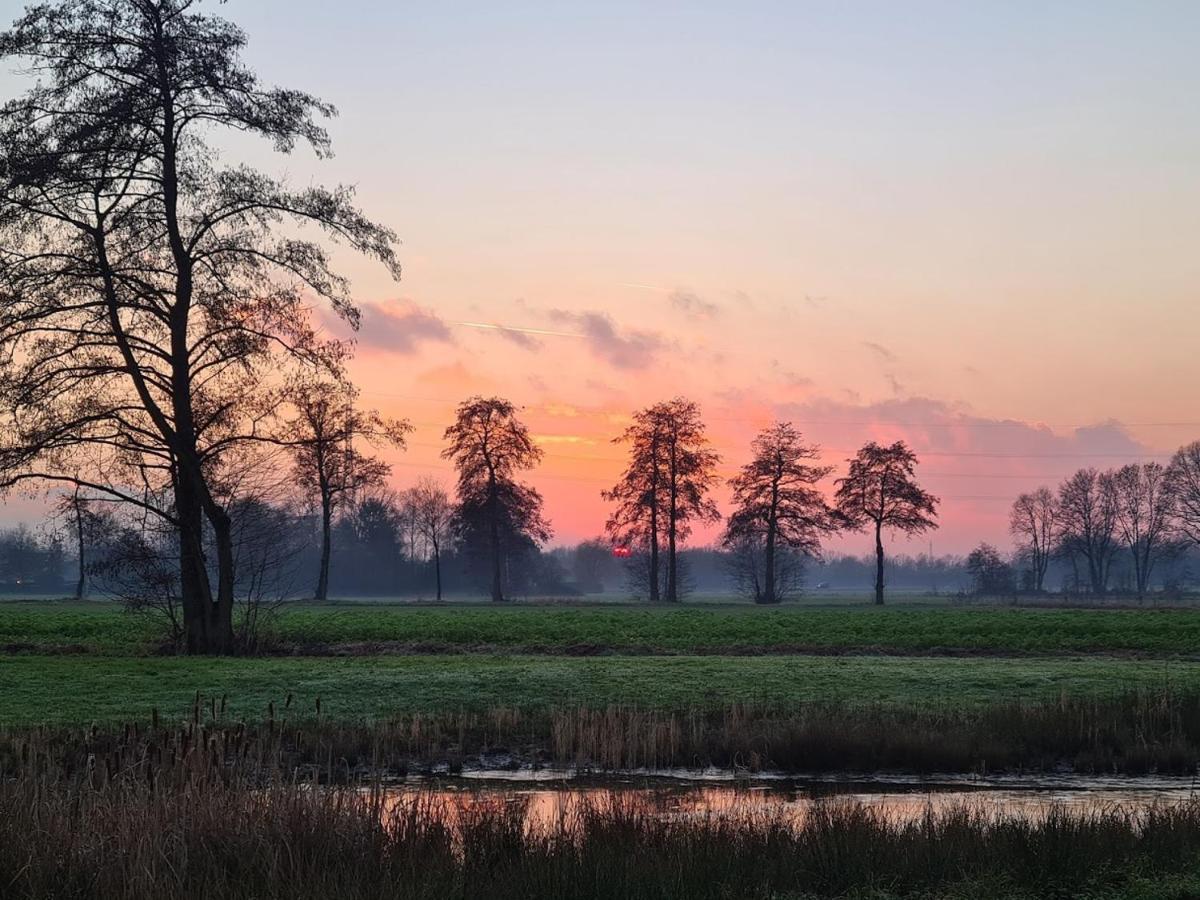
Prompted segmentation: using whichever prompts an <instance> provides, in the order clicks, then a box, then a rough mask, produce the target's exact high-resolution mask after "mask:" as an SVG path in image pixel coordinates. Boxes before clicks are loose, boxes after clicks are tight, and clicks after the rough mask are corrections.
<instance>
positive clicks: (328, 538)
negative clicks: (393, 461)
mask: <svg viewBox="0 0 1200 900" xmlns="http://www.w3.org/2000/svg"><path fill="white" fill-rule="evenodd" d="M282 399H283V400H284V401H285V402H286V404H287V405H288V407H289V408H290V409H291V410H293V412H292V414H291V415H290V416H289V417H287V419H286V421H285V423H284V428H283V434H282V436H281V438H280V440H281V441H282V442H283V443H284V444H285V445H286V446H287V447H288V448H289V449H290V450H291V453H292V458H293V460H294V464H295V476H296V484H297V485H298V486H299V487H300V488H301V490H303V491H304V492H305V494H306V495H307V496H308V497H310V498H315V500H316V504H317V507H318V509H319V510H320V515H321V558H320V562H319V565H318V568H317V585H316V590H315V592H314V595H313V596H314V599H316V600H319V601H322V602H323V601H325V600H328V599H329V565H330V557H331V556H332V547H333V537H332V535H333V517H334V515H336V513H337V511H338V509H339V508H340V507H341V505H342V503H343V502H344V501H345V500H346V499H347V498H350V497H353V496H354V494H355V493H356V492H358V491H362V490H365V489H367V488H376V487H382V486H383V484H384V482H385V481H386V480H387V476H388V475H389V474H390V473H391V467H390V466H389V465H388V464H387V463H385V462H383V461H382V460H380V459H378V458H376V457H374V456H370V455H367V454H365V453H363V452H362V451H361V450H359V449H358V448H356V447H355V443H356V442H359V443H362V442H366V443H368V444H376V445H387V446H391V447H395V448H398V449H403V448H404V446H405V436H406V435H407V434H408V433H409V431H411V430H412V426H410V425H409V424H408V422H405V421H402V420H398V419H385V418H384V417H383V416H381V415H379V413H377V412H376V411H375V410H362V409H359V408H358V407H357V405H356V400H357V391H355V390H354V388H353V387H351V386H349V385H347V384H345V383H342V382H335V381H330V380H327V379H313V378H306V379H303V380H300V381H298V382H296V383H294V384H292V385H290V386H289V387H288V389H287V390H286V391H285V392H284V396H283V398H282Z"/></svg>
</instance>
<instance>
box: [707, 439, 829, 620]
mask: <svg viewBox="0 0 1200 900" xmlns="http://www.w3.org/2000/svg"><path fill="white" fill-rule="evenodd" d="M751 450H752V453H753V458H752V459H751V460H750V462H748V463H747V464H746V465H745V466H744V467H743V468H742V471H741V473H740V474H738V475H737V476H736V477H735V478H732V479H730V481H729V485H730V487H731V488H733V504H734V511H733V513H732V514H731V515H730V516H729V521H728V522H727V523H726V526H725V535H724V538H723V543H724V544H725V546H726V547H727V548H729V549H731V550H733V551H734V552H738V551H739V550H740V551H744V550H745V549H747V548H753V549H754V550H756V551H757V550H761V552H762V560H763V564H762V571H763V581H762V584H763V587H762V590H761V591H760V592H758V593H757V596H756V597H755V599H756V600H757V601H758V602H760V603H777V602H779V599H780V597H779V592H778V590H777V584H778V579H777V575H778V565H777V550H778V549H779V548H785V549H787V550H792V551H796V552H798V553H802V554H805V555H808V556H819V555H820V552H821V538H822V537H823V536H825V535H828V534H832V533H833V532H835V531H837V529H838V528H839V526H840V525H841V521H840V518H839V517H838V516H837V515H836V513H835V512H834V511H833V510H832V509H830V508H829V506H828V504H827V503H826V502H825V497H824V496H823V495H822V494H821V492H820V491H819V490H817V488H816V484H817V483H818V482H819V481H820V480H821V479H822V478H824V477H825V476H827V475H828V474H829V473H830V472H832V471H833V468H832V467H831V466H818V465H812V464H811V461H812V460H816V459H819V458H820V451H819V449H818V448H817V447H815V446H810V445H808V444H805V443H804V441H803V439H802V438H801V435H800V432H798V431H797V430H796V429H795V428H794V427H793V426H792V425H791V424H790V423H787V422H776V423H775V424H774V425H772V426H771V427H770V428H767V429H764V430H763V431H762V432H760V433H759V435H758V436H757V437H756V438H755V439H754V442H753V444H752V445H751ZM756 556H757V553H755V554H754V555H753V556H752V558H754V557H756ZM756 568H757V566H756ZM756 574H757V573H756ZM752 580H753V583H754V584H755V585H757V584H758V581H757V577H755V578H754V579H752Z"/></svg>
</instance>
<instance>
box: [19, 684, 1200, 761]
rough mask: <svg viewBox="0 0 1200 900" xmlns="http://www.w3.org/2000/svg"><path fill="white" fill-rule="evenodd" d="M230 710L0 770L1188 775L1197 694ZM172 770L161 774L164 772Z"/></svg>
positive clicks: (61, 743)
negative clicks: (957, 701) (669, 708)
mask: <svg viewBox="0 0 1200 900" xmlns="http://www.w3.org/2000/svg"><path fill="white" fill-rule="evenodd" d="M227 706H228V703H227V698H225V697H223V696H222V697H216V696H209V697H203V696H201V695H199V694H197V695H196V697H195V699H194V702H193V704H192V708H191V712H190V715H189V716H188V718H187V720H186V721H184V722H173V723H171V722H166V721H163V720H162V719H161V718H160V717H159V716H158V715H157V714H154V715H153V716H152V717H151V718H150V720H149V721H148V722H131V723H128V724H126V725H125V726H124V727H121V728H99V727H93V728H90V729H62V728H52V727H40V728H15V729H8V730H4V731H0V773H6V772H7V773H12V772H16V771H21V770H24V769H27V768H29V767H30V766H34V767H35V769H36V768H38V767H40V768H41V769H45V770H53V771H61V772H66V773H74V772H78V771H81V770H84V769H89V770H90V771H92V773H93V777H95V778H103V777H104V776H105V773H107V772H110V771H112V772H116V771H126V770H130V769H133V770H145V771H146V772H147V775H146V777H148V778H149V777H159V775H152V774H150V773H161V772H162V771H166V769H163V768H162V766H163V765H164V764H165V763H169V762H179V763H180V764H182V763H184V762H186V763H187V764H188V765H193V766H194V765H201V764H204V765H211V766H213V767H215V768H222V767H227V766H228V765H230V764H233V763H238V764H239V765H242V764H247V765H251V766H252V767H253V768H255V769H256V771H259V772H260V773H284V774H286V775H288V776H292V775H297V774H302V775H303V776H304V777H313V776H314V775H315V776H317V777H319V778H320V779H321V780H322V781H324V782H331V783H332V782H349V781H354V780H361V779H362V778H364V777H369V776H370V775H372V774H375V773H380V772H382V773H386V774H392V775H403V774H407V773H410V772H425V771H429V770H431V769H435V768H437V769H442V770H444V769H446V768H448V769H449V770H450V771H452V772H454V771H457V770H458V769H460V768H461V767H464V766H472V767H482V768H517V767H520V766H549V765H557V766H571V767H577V768H583V769H595V770H600V771H604V770H614V769H661V768H680V767H682V768H699V767H708V766H715V767H718V768H723V769H734V770H743V771H749V772H758V771H764V770H774V771H781V772H792V773H820V772H864V773H875V772H881V771H882V772H909V773H917V774H929V773H935V772H970V773H988V772H1001V771H1053V770H1060V769H1062V768H1064V767H1066V768H1069V769H1071V770H1073V771H1076V772H1081V773H1121V774H1147V773H1160V774H1176V775H1179V774H1193V773H1195V772H1196V768H1197V763H1198V762H1200V698H1198V697H1196V696H1194V695H1189V694H1175V693H1171V692H1168V691H1157V692H1138V693H1129V694H1125V695H1122V696H1117V697H1110V698H1102V699H1101V698H1094V697H1088V698H1076V697H1071V696H1068V695H1063V696H1062V697H1060V698H1059V699H1057V700H1056V701H1054V702H1049V703H1044V702H1043V703H1017V702H1014V703H1008V704H997V705H993V706H990V707H985V708H982V709H968V710H961V709H958V710H937V709H933V710H931V709H925V708H919V709H912V708H904V707H892V706H865V707H861V706H854V707H851V706H845V705H838V704H806V705H801V706H797V707H794V708H791V709H778V708H764V707H754V706H730V707H727V708H725V709H723V710H716V711H713V710H694V711H690V712H674V713H672V712H663V711H650V710H642V709H634V708H629V707H610V708H608V709H601V710H595V709H586V708H581V709H566V710H556V711H522V710H519V709H511V708H498V709H493V710H491V711H489V712H485V713H476V712H457V713H443V714H436V715H434V714H411V715H406V716H398V717H394V718H391V719H387V720H383V721H377V722H362V723H357V724H356V723H347V722H344V721H341V720H332V721H331V720H327V719H325V718H323V717H322V716H321V715H320V712H319V707H317V706H314V708H312V709H299V708H298V707H297V704H296V703H295V702H294V701H293V699H292V698H291V697H285V698H283V699H282V700H281V701H280V702H278V703H272V704H270V706H269V707H268V709H267V711H266V712H267V714H266V716H265V718H264V719H262V720H257V721H252V722H249V723H247V722H244V721H239V720H232V719H230V718H229V717H228V716H227V715H226V708H227ZM167 768H169V766H168V767H167Z"/></svg>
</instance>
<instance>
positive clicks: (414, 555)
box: [0, 496, 1200, 599]
mask: <svg viewBox="0 0 1200 900" xmlns="http://www.w3.org/2000/svg"><path fill="white" fill-rule="evenodd" d="M394 502H395V501H394V498H389V497H387V496H383V497H380V496H373V497H370V498H366V499H365V500H363V501H361V502H360V503H356V504H354V505H352V506H351V508H350V509H349V510H348V511H347V515H346V516H344V517H343V518H342V519H340V520H339V521H338V523H337V524H336V525H335V527H334V529H333V554H334V556H335V558H336V559H337V562H338V564H337V565H336V566H334V567H332V569H331V572H330V595H331V596H333V597H412V598H425V599H432V598H433V597H434V596H435V594H436V588H437V584H436V581H437V574H436V571H435V568H434V563H433V559H432V554H431V552H430V548H429V546H428V544H427V543H426V542H425V541H424V540H423V539H422V538H421V536H420V534H419V532H418V531H417V530H415V529H414V528H413V527H412V525H411V522H408V521H406V518H405V516H404V510H403V507H402V506H400V505H393V504H394ZM280 520H281V521H283V522H286V523H287V527H288V531H289V533H288V535H287V536H286V537H284V538H282V545H283V549H284V552H283V556H282V558H281V560H280V562H281V565H280V568H281V570H282V571H281V572H280V573H278V574H274V573H273V574H272V585H271V587H272V591H273V592H274V593H275V594H277V595H279V596H286V597H289V598H304V597H309V596H311V586H312V584H313V583H314V582H315V579H316V577H317V569H318V566H319V560H320V554H319V549H320V539H321V534H320V524H319V522H318V521H317V520H316V518H315V517H313V516H311V515H290V514H288V513H286V512H284V511H281V512H280ZM247 543H249V542H248V541H247ZM106 545H107V541H106V540H104V539H101V538H100V536H96V537H95V539H94V540H93V541H92V542H91V543H90V544H89V546H88V548H87V555H88V558H89V559H90V562H89V563H88V565H87V569H88V574H87V576H86V585H85V593H88V594H90V595H103V594H107V593H120V591H119V590H115V589H114V588H115V587H117V586H114V585H113V584H112V583H111V582H112V576H111V575H110V574H109V573H108V571H107V570H108V567H109V566H108V563H109V562H112V563H117V562H118V559H117V557H116V556H114V557H111V558H110V557H109V553H110V552H114V553H117V552H124V550H125V548H122V547H118V546H114V547H108V546H106ZM276 546H279V543H278V542H277V543H276ZM976 552H978V551H976ZM974 555H975V554H972V555H968V556H961V555H955V554H943V555H938V556H931V555H929V554H924V553H923V554H916V555H908V554H898V555H895V556H892V557H890V558H889V559H888V561H887V564H886V572H885V577H886V581H887V586H888V589H889V590H891V591H895V592H901V593H923V594H934V595H943V596H945V595H951V596H953V595H961V594H985V595H990V596H1006V595H1011V596H1020V595H1030V594H1033V593H1036V592H1035V591H1033V590H1032V588H1031V586H1030V581H1031V577H1032V576H1031V574H1030V573H1029V570H1028V568H1027V567H1026V562H1027V560H1025V558H1024V557H1023V555H1021V554H1016V555H1015V556H1014V557H1013V558H1012V559H1011V560H1007V559H1002V564H1003V565H1004V566H1006V567H1008V576H1007V580H1006V581H1004V582H1002V583H1001V584H991V583H986V582H982V581H981V577H980V573H979V572H978V571H975V570H974V567H973V561H974V560H973V557H974ZM679 559H680V569H681V573H682V574H681V586H682V589H683V593H684V596H685V597H686V596H687V595H693V596H694V595H714V594H722V595H732V594H735V593H738V592H739V589H740V587H741V583H740V578H739V572H738V567H737V560H736V555H735V554H734V553H732V552H730V551H728V550H725V549H722V548H711V547H703V548H690V549H685V550H682V551H680V554H679ZM795 562H796V563H797V568H798V570H799V571H800V572H801V577H800V578H799V579H798V584H797V587H798V590H796V591H794V592H793V594H792V596H793V597H798V596H805V595H807V596H817V597H819V596H820V595H822V594H832V593H854V594H864V595H865V594H868V593H869V592H871V591H872V590H873V589H874V579H875V564H876V561H875V558H874V557H873V556H870V555H863V556H854V555H851V554H826V556H825V557H824V558H823V559H820V560H818V559H811V558H807V559H797V560H796V561H795ZM636 568H637V560H630V559H623V558H620V557H618V556H614V554H613V548H612V545H611V543H610V542H609V541H607V540H606V539H603V538H596V539H593V540H589V541H584V542H582V543H580V544H576V545H574V546H567V547H555V548H552V549H548V550H539V549H538V548H536V547H530V548H526V550H525V551H524V552H523V553H521V554H519V555H517V556H516V557H515V558H514V559H510V560H509V563H508V571H507V573H506V576H507V578H508V580H509V581H510V583H511V584H512V586H513V593H514V595H515V596H525V597H584V596H589V595H591V596H595V595H600V594H606V595H610V596H611V595H614V594H615V595H622V596H634V595H635V594H636V593H637V589H638V587H639V583H638V574H637V571H636ZM78 571H79V560H78V555H77V554H76V553H74V552H72V551H71V550H70V549H68V547H67V542H66V541H64V536H63V535H62V534H59V533H56V532H55V531H54V530H53V529H52V528H50V527H42V528H30V527H28V526H26V525H20V526H18V527H15V528H10V529H5V530H0V592H3V593H7V594H10V595H11V594H30V595H46V596H64V595H69V594H70V593H72V592H73V591H74V590H75V587H76V579H77V577H78ZM489 578H490V572H489V570H488V566H487V560H486V558H485V554H482V553H480V552H472V550H471V548H469V547H456V546H452V547H450V548H448V549H446V550H444V551H443V553H442V583H443V584H442V587H443V592H444V594H446V595H450V596H459V597H461V596H479V595H483V594H486V592H487V588H488V580H489ZM1198 587H1200V554H1197V553H1196V552H1195V551H1194V550H1192V551H1185V552H1182V553H1180V554H1178V555H1177V556H1174V557H1172V558H1171V559H1169V560H1166V561H1165V562H1164V563H1163V564H1162V566H1161V567H1160V569H1158V570H1157V571H1156V573H1155V577H1154V581H1153V584H1152V590H1153V591H1154V592H1156V593H1164V594H1168V595H1178V594H1182V593H1185V592H1188V591H1194V590H1196V589H1197V588H1198ZM1135 590H1136V574H1135V572H1134V569H1133V566H1132V563H1131V562H1129V561H1123V560H1120V559H1118V560H1117V561H1115V562H1114V564H1113V571H1112V575H1111V583H1110V592H1111V593H1113V594H1117V595H1126V596H1132V595H1134V593H1135ZM1045 592H1048V593H1060V594H1068V595H1088V594H1089V593H1090V592H1089V590H1088V586H1087V584H1086V583H1082V582H1081V581H1080V579H1079V577H1078V567H1077V566H1073V565H1072V564H1071V561H1070V560H1069V559H1068V558H1065V557H1062V558H1058V557H1056V558H1053V559H1051V560H1050V562H1049V564H1048V567H1047V571H1046V574H1045Z"/></svg>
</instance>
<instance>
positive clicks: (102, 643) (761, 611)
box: [0, 602, 1200, 657]
mask: <svg viewBox="0 0 1200 900" xmlns="http://www.w3.org/2000/svg"><path fill="white" fill-rule="evenodd" d="M270 634H271V637H272V643H274V644H275V645H276V646H278V647H279V649H281V650H283V651H287V652H292V651H300V652H309V653H318V654H319V653H330V652H336V653H344V652H358V653H384V652H412V651H419V652H424V653H463V652H485V653H486V652H524V653H549V654H570V655H585V654H592V653H617V654H691V655H695V654H721V653H725V654H740V653H804V652H815V653H827V652H854V651H859V652H862V651H868V652H879V653H901V654H912V653H918V654H920V653H925V654H944V653H955V652H963V653H974V654H980V655H987V654H1044V655H1053V654H1082V653H1100V654H1104V653H1115V654H1140V655H1145V656H1157V655H1163V656H1185V657H1188V656H1194V655H1200V610H1191V609H1163V610H1153V609H1148V610H1131V609H1120V610H1111V609H1110V610H1096V609H1069V610H1064V609H1011V608H997V607H988V608H956V607H942V608H924V607H919V606H905V607H898V608H889V607H885V608H882V609H879V608H875V607H873V606H870V605H860V606H856V607H843V606H839V607H830V608H814V607H808V606H785V607H781V608H760V607H755V606H752V605H705V606H700V607H691V606H684V607H681V608H661V607H659V608H648V607H644V606H640V607H634V606H612V605H573V606H561V605H556V606H524V605H513V606H500V607H497V606H490V605H456V606H452V607H443V606H413V605H380V604H361V605H327V606H313V605H307V604H304V605H301V604H297V605H294V606H290V607H287V608H285V609H283V610H282V611H280V612H279V614H278V616H277V618H276V619H275V621H274V624H273V625H272V626H271V628H270ZM161 637H162V632H161V628H160V626H159V625H157V624H156V623H155V622H154V621H152V620H149V619H145V618H135V617H132V616H129V615H126V614H124V613H122V612H121V611H120V609H119V608H117V607H116V606H114V605H112V604H106V603H84V604H77V603H48V602H41V603H32V602H20V603H3V604H0V651H4V652H7V653H10V654H11V653H14V652H18V651H23V652H32V653H39V652H41V653H57V652H76V653H97V654H108V655H138V654H143V653H146V652H150V651H152V650H153V649H154V646H155V644H156V642H157V641H160V640H161Z"/></svg>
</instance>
